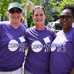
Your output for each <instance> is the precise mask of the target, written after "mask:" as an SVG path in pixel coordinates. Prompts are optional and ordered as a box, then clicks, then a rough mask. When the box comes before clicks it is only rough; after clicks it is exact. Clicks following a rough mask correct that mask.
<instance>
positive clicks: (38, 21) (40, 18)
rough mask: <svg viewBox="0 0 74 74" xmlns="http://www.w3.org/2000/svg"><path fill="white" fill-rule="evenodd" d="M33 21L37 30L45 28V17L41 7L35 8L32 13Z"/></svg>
mask: <svg viewBox="0 0 74 74" xmlns="http://www.w3.org/2000/svg"><path fill="white" fill-rule="evenodd" d="M32 18H33V21H34V22H35V26H36V28H37V29H38V30H42V29H44V28H45V19H46V16H45V14H44V11H43V9H41V8H36V9H35V10H34V13H33V15H32Z"/></svg>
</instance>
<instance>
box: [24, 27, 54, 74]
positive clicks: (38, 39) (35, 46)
mask: <svg viewBox="0 0 74 74" xmlns="http://www.w3.org/2000/svg"><path fill="white" fill-rule="evenodd" d="M26 36H27V40H28V46H29V51H28V55H27V58H26V63H25V68H26V70H28V71H29V72H31V73H32V74H49V69H48V68H49V61H50V46H51V43H52V41H53V39H54V37H55V35H54V33H53V32H51V31H49V30H48V29H47V28H45V29H44V30H37V29H36V28H30V29H28V30H27V35H26Z"/></svg>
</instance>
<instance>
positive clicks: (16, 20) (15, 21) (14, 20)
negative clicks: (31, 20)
mask: <svg viewBox="0 0 74 74" xmlns="http://www.w3.org/2000/svg"><path fill="white" fill-rule="evenodd" d="M8 17H9V21H10V25H11V26H12V27H14V28H18V27H19V26H20V25H21V24H20V20H21V18H22V13H17V12H15V13H8Z"/></svg>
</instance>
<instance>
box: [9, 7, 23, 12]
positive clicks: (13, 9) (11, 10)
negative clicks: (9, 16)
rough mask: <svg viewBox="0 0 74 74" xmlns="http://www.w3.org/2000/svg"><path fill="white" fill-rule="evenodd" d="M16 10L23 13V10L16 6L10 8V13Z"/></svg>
mask: <svg viewBox="0 0 74 74" xmlns="http://www.w3.org/2000/svg"><path fill="white" fill-rule="evenodd" d="M14 12H17V13H22V10H21V9H19V8H16V7H15V8H12V9H10V10H9V13H14Z"/></svg>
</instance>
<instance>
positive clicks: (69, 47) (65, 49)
mask: <svg viewBox="0 0 74 74" xmlns="http://www.w3.org/2000/svg"><path fill="white" fill-rule="evenodd" d="M51 52H52V53H51V59H50V71H51V74H70V72H71V70H72V66H73V65H74V29H73V28H71V29H70V31H68V32H66V33H65V32H63V31H60V32H58V33H57V36H56V38H55V40H54V41H53V42H52V45H51Z"/></svg>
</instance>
